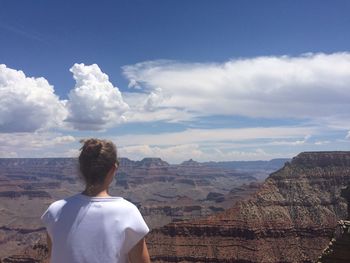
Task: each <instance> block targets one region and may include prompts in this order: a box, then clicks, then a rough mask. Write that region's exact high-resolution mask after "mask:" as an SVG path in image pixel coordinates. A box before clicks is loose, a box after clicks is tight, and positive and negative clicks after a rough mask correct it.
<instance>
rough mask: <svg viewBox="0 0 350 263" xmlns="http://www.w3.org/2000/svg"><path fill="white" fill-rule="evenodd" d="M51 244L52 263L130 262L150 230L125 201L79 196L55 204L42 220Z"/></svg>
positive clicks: (113, 198) (135, 210) (119, 198)
mask: <svg viewBox="0 0 350 263" xmlns="http://www.w3.org/2000/svg"><path fill="white" fill-rule="evenodd" d="M41 219H42V221H43V223H44V224H45V226H46V229H47V231H48V233H49V236H50V238H51V240H52V252H51V262H52V263H95V262H96V263H112V262H121V263H124V262H128V253H129V251H130V250H131V248H133V247H134V246H135V245H136V244H137V243H138V241H140V240H141V239H142V238H143V237H144V236H145V235H146V234H147V233H148V232H149V229H148V227H147V225H146V223H145V221H144V220H143V218H142V216H141V213H140V212H139V210H138V209H137V207H136V206H135V205H133V204H132V203H130V202H128V201H127V200H125V199H123V198H122V197H89V196H86V195H83V194H77V195H74V196H72V197H69V198H67V199H64V200H59V201H56V202H54V203H52V204H51V205H50V206H49V208H48V209H47V210H46V212H45V213H44V214H43V215H42V216H41Z"/></svg>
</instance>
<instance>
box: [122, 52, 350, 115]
mask: <svg viewBox="0 0 350 263" xmlns="http://www.w3.org/2000/svg"><path fill="white" fill-rule="evenodd" d="M123 71H124V75H125V76H126V77H127V78H128V79H129V81H130V84H129V86H130V87H133V86H135V87H137V88H138V89H140V88H142V89H144V90H146V91H148V92H149V93H151V94H152V93H154V92H157V93H156V94H157V96H151V97H150V102H152V98H153V97H154V98H156V99H157V98H160V97H161V98H162V100H157V104H156V105H155V106H156V107H159V108H173V109H175V108H176V109H182V110H187V111H191V112H195V113H196V115H197V116H203V115H204V116H206V115H241V116H246V117H264V118H300V119H304V118H324V117H329V116H331V117H338V118H343V117H345V116H347V117H349V115H350V114H349V113H350V111H349V110H350V104H349V103H348V102H349V99H350V85H349V83H350V53H346V52H345V53H334V54H323V53H320V54H304V55H302V56H299V57H289V56H281V57H273V56H270V57H257V58H248V59H235V60H231V61H228V62H225V63H221V64H219V63H179V62H176V61H150V62H142V63H138V64H135V65H129V66H125V67H123ZM151 105H152V106H153V104H152V103H151ZM155 106H153V107H152V108H153V110H154V108H155Z"/></svg>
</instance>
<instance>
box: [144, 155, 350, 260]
mask: <svg viewBox="0 0 350 263" xmlns="http://www.w3.org/2000/svg"><path fill="white" fill-rule="evenodd" d="M349 182H350V152H312V153H301V154H299V155H298V156H297V157H295V158H293V160H292V161H291V163H287V164H286V165H285V167H284V168H282V169H281V170H279V171H277V172H275V173H273V174H271V175H270V176H269V178H268V179H267V180H266V181H265V183H264V184H263V185H262V187H261V189H260V190H259V191H258V192H257V193H256V194H255V195H254V196H252V197H251V198H250V199H247V200H245V201H240V202H238V203H236V204H235V205H234V206H233V207H232V208H231V209H229V210H227V211H225V212H222V213H220V214H217V215H215V216H211V217H208V218H206V219H201V220H195V221H189V222H180V223H172V224H169V225H166V226H165V227H162V228H160V229H156V230H153V231H152V232H151V233H150V234H149V236H148V238H147V241H148V246H149V249H150V253H151V257H152V260H153V262H240V263H250V262H284V263H287V262H304V263H306V262H314V261H315V260H316V259H317V257H318V256H319V255H320V254H321V253H322V250H323V249H324V248H325V247H326V246H327V244H328V243H329V240H330V238H331V237H332V235H333V232H334V229H335V226H336V224H337V221H338V220H339V219H342V218H346V216H347V204H346V201H345V200H344V199H343V198H342V197H341V196H340V192H341V188H342V187H344V186H345V185H347V184H348V183H349Z"/></svg>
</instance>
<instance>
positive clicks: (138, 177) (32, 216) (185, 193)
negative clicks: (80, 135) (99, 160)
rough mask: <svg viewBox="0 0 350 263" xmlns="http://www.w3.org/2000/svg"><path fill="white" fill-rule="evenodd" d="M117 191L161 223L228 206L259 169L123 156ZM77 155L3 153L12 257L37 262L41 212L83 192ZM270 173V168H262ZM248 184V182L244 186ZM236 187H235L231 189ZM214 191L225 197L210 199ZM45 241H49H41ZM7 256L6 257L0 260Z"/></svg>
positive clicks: (1, 188) (2, 224)
mask: <svg viewBox="0 0 350 263" xmlns="http://www.w3.org/2000/svg"><path fill="white" fill-rule="evenodd" d="M119 161H120V169H118V174H117V184H116V185H115V186H113V187H112V189H111V192H112V194H113V195H118V196H123V197H124V198H126V199H128V200H130V201H132V202H133V203H135V204H136V205H138V206H139V209H140V210H141V212H142V213H143V215H144V218H145V220H146V222H147V224H148V225H149V226H150V227H152V228H157V227H161V226H163V225H166V224H168V223H170V222H172V221H181V220H186V219H191V218H194V217H199V216H201V217H203V216H208V215H210V214H213V213H216V212H218V211H222V210H224V209H225V208H228V207H229V206H231V204H232V203H233V202H234V201H235V200H239V199H240V198H242V197H243V196H246V195H248V194H250V193H251V192H254V191H256V188H255V189H254V188H251V187H250V184H249V183H251V182H256V181H257V179H256V178H255V177H254V175H255V172H256V169H255V168H254V169H253V170H252V171H251V170H250V169H249V165H248V166H247V167H246V169H245V170H244V171H239V172H236V171H235V169H233V168H220V167H209V166H207V165H203V164H200V163H197V162H195V161H190V162H187V163H185V164H184V165H181V164H180V165H170V164H168V163H167V162H165V161H163V160H161V159H159V158H145V159H143V160H141V161H132V160H129V159H127V158H121V159H120V160H119ZM77 167H78V164H77V160H76V159H73V158H41V159H36V158H27V159H20V158H14V159H0V182H1V184H0V212H1V216H0V258H1V259H2V260H3V261H5V260H7V261H6V262H16V261H17V262H26V260H31V259H32V260H34V261H28V262H36V261H35V260H37V259H38V257H40V254H37V253H36V251H40V250H38V247H40V246H39V245H34V244H38V240H41V239H42V237H45V233H44V228H43V226H42V224H41V222H40V216H41V214H42V213H43V212H44V211H45V209H46V208H47V207H48V205H49V204H50V203H51V202H53V201H54V200H57V199H61V198H65V197H67V196H70V195H73V194H76V193H78V192H81V191H82V189H83V184H82V182H81V180H79V178H78V176H77ZM260 171H262V172H263V173H265V175H266V174H268V173H269V172H271V171H270V170H259V173H260ZM242 184H246V186H245V187H242ZM231 190H232V193H231ZM210 192H215V193H219V194H221V195H222V196H221V199H220V200H221V201H222V202H221V201H220V202H216V200H213V199H210V198H209V199H206V197H207V195H208V194H209V193H210ZM41 246H44V245H43V244H41ZM0 262H1V260H0Z"/></svg>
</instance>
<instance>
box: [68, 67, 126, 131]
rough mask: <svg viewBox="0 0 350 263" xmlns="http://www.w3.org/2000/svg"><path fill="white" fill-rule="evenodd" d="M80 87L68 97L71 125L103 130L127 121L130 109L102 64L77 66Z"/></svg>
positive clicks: (76, 87) (75, 73) (77, 127)
mask: <svg viewBox="0 0 350 263" xmlns="http://www.w3.org/2000/svg"><path fill="white" fill-rule="evenodd" d="M70 71H71V72H72V73H73V77H74V79H75V80H76V85H75V87H74V89H72V90H71V91H70V93H69V95H68V97H69V100H68V103H67V107H68V111H69V116H68V118H67V120H66V121H67V122H70V123H71V124H72V125H73V127H74V128H76V129H78V130H100V129H104V128H106V127H111V126H113V125H115V124H117V123H120V122H123V121H125V116H124V115H123V113H125V112H126V111H127V110H128V109H129V106H128V104H127V103H125V102H124V100H123V98H122V94H121V93H120V91H119V89H118V88H117V87H114V86H113V84H112V83H111V82H110V81H109V78H108V76H107V75H106V74H105V73H103V72H102V71H101V69H100V68H99V67H98V65H96V64H93V65H89V66H88V65H84V64H74V66H73V67H72V68H71V69H70Z"/></svg>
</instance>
